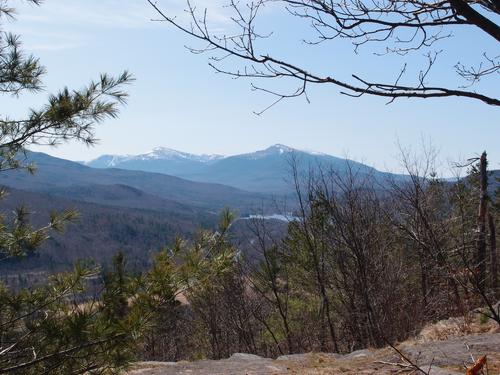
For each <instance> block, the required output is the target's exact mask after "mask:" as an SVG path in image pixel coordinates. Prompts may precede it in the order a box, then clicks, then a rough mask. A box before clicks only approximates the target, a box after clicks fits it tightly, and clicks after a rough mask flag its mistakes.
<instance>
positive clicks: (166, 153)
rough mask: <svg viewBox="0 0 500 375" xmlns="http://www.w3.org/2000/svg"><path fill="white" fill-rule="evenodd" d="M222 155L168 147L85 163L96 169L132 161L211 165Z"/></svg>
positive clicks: (113, 166)
mask: <svg viewBox="0 0 500 375" xmlns="http://www.w3.org/2000/svg"><path fill="white" fill-rule="evenodd" d="M223 157H224V156H222V155H205V154H202V155H195V154H190V153H187V152H182V151H177V150H174V149H171V148H167V147H155V148H154V149H153V150H152V151H150V152H147V153H145V154H140V155H102V156H100V157H98V158H97V159H94V160H91V161H90V162H87V163H85V164H86V165H88V166H90V167H95V168H119V167H120V165H122V164H124V163H128V162H131V161H139V160H140V161H149V160H166V161H179V160H181V161H182V160H190V161H196V162H200V163H210V162H213V161H216V160H219V159H222V158H223Z"/></svg>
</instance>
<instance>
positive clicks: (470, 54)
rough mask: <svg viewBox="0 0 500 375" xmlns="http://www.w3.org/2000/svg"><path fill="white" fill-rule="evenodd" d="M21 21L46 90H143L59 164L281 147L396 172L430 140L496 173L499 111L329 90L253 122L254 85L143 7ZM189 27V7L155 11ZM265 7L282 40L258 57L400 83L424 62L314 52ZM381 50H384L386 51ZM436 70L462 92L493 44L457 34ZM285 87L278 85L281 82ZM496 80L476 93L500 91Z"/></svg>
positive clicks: (112, 6)
mask: <svg viewBox="0 0 500 375" xmlns="http://www.w3.org/2000/svg"><path fill="white" fill-rule="evenodd" d="M12 3H13V4H15V6H16V7H17V9H18V16H17V21H15V22H9V23H7V24H6V25H5V29H7V30H11V31H14V32H17V33H19V34H21V35H22V38H23V41H24V43H25V48H26V50H27V51H30V52H32V53H34V54H35V55H37V56H38V57H40V59H41V61H42V63H43V64H44V65H45V66H46V68H47V70H48V74H47V76H46V77H45V85H46V90H47V92H50V91H57V90H58V89H60V88H62V87H63V86H65V85H67V86H69V87H72V88H79V87H82V86H83V85H85V84H86V83H88V82H89V81H90V80H91V79H92V78H96V77H98V75H99V73H101V72H107V73H110V74H118V73H120V72H121V71H122V70H124V69H128V70H130V71H131V72H132V73H133V74H134V75H135V77H136V78H137V81H136V82H135V83H134V84H133V85H132V86H130V88H129V92H130V95H131V96H130V100H129V104H128V106H127V107H126V108H124V110H123V111H122V113H121V115H120V117H119V119H117V120H113V121H108V122H106V123H105V124H103V125H102V126H99V128H98V129H97V137H98V138H99V139H100V142H99V144H98V145H97V146H95V147H92V148H87V147H85V146H82V145H78V144H74V143H72V144H67V145H63V146H60V147H58V148H57V149H43V151H45V152H48V153H50V154H52V155H56V156H60V157H64V158H68V159H72V160H89V159H92V158H94V157H97V156H98V155H100V154H104V153H111V154H136V153H143V152H145V151H148V150H150V149H152V148H154V147H156V146H164V147H170V148H174V149H179V150H182V151H188V152H192V153H217V154H237V153H243V152H250V151H254V150H257V149H262V148H265V147H267V146H269V145H271V144H275V143H283V144H286V145H289V146H292V147H296V148H300V149H310V150H316V151H321V152H325V153H329V154H333V155H337V156H344V155H348V156H349V157H350V158H353V159H356V160H360V161H364V162H366V163H368V164H371V165H374V166H375V167H377V168H379V169H388V170H392V171H398V170H399V163H398V160H397V155H398V146H397V144H398V142H399V143H400V144H402V145H403V146H412V147H413V148H418V146H419V144H420V143H421V140H422V139H425V140H431V142H432V143H433V144H434V146H435V147H437V148H438V149H439V151H440V158H441V160H442V165H441V167H442V168H445V167H446V163H447V161H451V160H462V159H464V158H467V157H472V156H475V155H477V154H478V153H480V152H481V151H482V150H484V149H486V150H487V151H488V152H489V155H490V162H491V166H492V167H494V168H500V147H499V141H500V109H498V108H494V107H490V106H487V105H485V104H482V103H480V102H476V101H472V100H466V99H441V100H440V99H437V100H436V99H435V100H399V101H396V102H394V103H392V104H391V105H386V104H385V103H386V100H384V99H381V98H373V97H363V98H359V99H353V98H348V97H345V96H342V95H340V94H339V90H338V89H337V88H336V87H333V86H329V87H327V86H316V87H311V88H310V91H309V98H310V100H311V102H310V103H307V102H306V100H305V99H304V98H298V99H293V100H289V101H285V102H282V103H280V104H279V105H277V106H275V107H273V108H272V109H271V110H269V111H267V112H266V113H265V114H263V115H261V116H257V115H255V114H254V113H253V111H255V110H257V111H258V110H261V109H263V108H265V107H266V106H267V105H269V104H270V103H271V102H272V100H273V99H272V98H271V97H269V96H266V95H265V94H263V93H258V92H254V91H252V90H251V88H250V82H249V81H248V80H232V79H230V78H228V77H225V76H221V75H218V74H215V73H214V71H212V70H211V69H210V68H209V67H208V66H207V60H208V57H209V56H208V55H193V54H191V53H190V52H188V51H187V50H186V49H185V48H184V46H185V45H186V44H187V45H195V46H196V42H193V41H192V40H191V39H189V38H188V37H187V36H186V35H184V34H182V33H180V32H178V31H176V30H174V29H173V28H172V27H170V26H168V25H167V24H165V23H161V22H152V21H151V19H152V18H157V16H156V15H155V14H154V12H153V10H152V9H151V7H150V6H149V5H148V4H147V2H146V1H145V0H144V1H143V0H46V1H45V3H44V4H43V5H42V6H41V7H33V6H29V5H26V4H25V3H23V2H21V1H13V2H12ZM158 3H159V4H160V5H161V6H162V8H163V9H165V10H166V11H167V12H169V14H176V15H178V16H179V17H180V20H182V19H183V18H182V17H184V16H183V11H182V10H183V8H184V1H183V0H160V1H159V2H158ZM198 4H199V7H200V8H203V7H204V6H207V5H208V6H209V7H210V12H209V19H210V20H211V25H212V27H213V30H215V31H220V32H223V31H224V30H228V29H230V24H229V23H228V21H227V12H228V10H227V9H224V8H221V7H219V6H218V5H219V0H198ZM282 14H283V13H282V12H279V10H278V9H267V10H266V11H265V13H264V14H263V16H264V17H263V19H262V23H261V26H262V27H263V29H264V30H271V29H274V30H275V34H274V35H273V38H272V39H270V40H268V41H266V42H265V44H263V45H262V47H261V48H262V51H263V52H266V51H268V50H269V51H271V50H272V51H277V52H276V53H277V54H278V56H280V57H284V58H287V59H291V60H292V61H294V62H298V63H301V64H304V65H306V66H307V67H308V68H310V69H314V70H318V71H324V72H330V73H331V74H333V73H335V74H338V75H339V76H341V77H345V78H347V77H348V75H349V74H350V73H353V72H354V73H358V74H365V76H376V77H377V78H379V77H380V78H387V79H392V77H394V76H395V74H396V72H397V71H398V69H399V67H400V66H401V64H402V63H403V62H404V61H405V60H409V61H410V62H412V63H417V67H420V66H421V65H418V64H420V63H423V61H424V58H423V56H422V54H421V53H417V54H414V55H412V56H410V57H408V56H407V57H405V58H404V59H403V58H387V57H384V58H382V57H381V58H377V57H375V56H373V54H372V53H373V52H374V51H375V50H374V49H373V48H372V47H368V48H366V49H364V50H361V53H359V54H358V55H355V54H353V53H352V48H351V47H350V46H348V45H347V44H346V43H344V42H340V43H333V44H329V45H322V46H318V47H310V46H306V45H303V44H301V42H300V41H301V39H302V38H304V35H306V36H307V35H310V34H309V33H310V31H309V29H308V28H306V27H305V26H303V25H301V24H297V23H296V20H294V19H291V18H289V17H284V16H282ZM382 47H383V46H379V47H378V48H382ZM438 48H442V49H443V52H442V53H441V55H440V64H439V65H438V66H437V67H436V69H435V71H434V72H433V73H432V74H433V75H432V76H431V77H430V78H432V79H433V80H436V81H438V82H442V83H444V84H450V83H451V84H454V85H455V86H457V84H456V82H458V81H457V80H456V75H455V73H454V72H453V71H452V70H451V69H450V67H452V66H453V65H454V64H455V63H456V62H457V61H461V62H464V63H470V64H472V63H474V62H475V61H477V60H476V58H477V57H478V56H480V55H481V53H482V52H484V51H487V52H489V53H490V54H491V55H495V56H496V55H498V54H499V53H498V47H497V46H496V45H495V42H494V41H493V40H492V41H490V40H489V39H488V37H483V36H482V35H481V34H480V33H478V32H474V31H472V32H471V31H469V30H467V31H466V32H465V31H464V32H460V31H459V32H458V33H456V35H455V37H454V38H452V39H449V40H446V41H444V42H442V44H441V45H439V46H438ZM279 85H280V86H281V83H279ZM498 87H500V75H498V74H497V75H496V77H494V78H492V79H490V80H488V81H487V82H482V83H481V84H480V85H479V86H477V87H475V88H476V89H478V91H479V90H480V91H483V92H486V93H490V94H492V93H496V94H497V96H498ZM46 96H47V93H42V94H39V95H37V96H29V95H23V96H22V97H21V100H15V99H12V98H3V99H2V100H4V103H6V104H8V107H9V108H10V113H9V114H10V115H17V116H22V114H23V113H24V110H25V109H26V107H28V106H37V105H41V104H43V102H44V100H45V99H46Z"/></svg>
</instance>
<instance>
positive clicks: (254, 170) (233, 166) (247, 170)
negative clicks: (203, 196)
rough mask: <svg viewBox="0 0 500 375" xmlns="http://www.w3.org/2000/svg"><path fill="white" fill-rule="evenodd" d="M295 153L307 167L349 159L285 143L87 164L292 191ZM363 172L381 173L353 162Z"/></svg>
mask: <svg viewBox="0 0 500 375" xmlns="http://www.w3.org/2000/svg"><path fill="white" fill-rule="evenodd" d="M292 155H294V157H296V159H297V160H298V161H299V163H300V165H302V166H303V167H304V168H305V169H307V168H309V167H310V166H311V165H313V166H317V165H322V166H324V167H326V168H333V169H335V170H337V171H340V172H342V171H345V170H346V168H347V166H348V164H347V162H348V161H347V160H346V159H342V158H337V157H334V156H331V155H327V154H323V153H319V152H311V151H302V150H298V149H294V148H292V147H289V146H285V145H282V144H276V145H273V146H270V147H268V148H266V149H264V150H260V151H255V152H252V153H246V154H241V155H233V156H222V155H195V154H190V153H186V152H181V151H177V150H172V149H169V148H164V147H158V148H155V149H154V150H152V151H151V152H148V153H145V154H141V155H124V156H118V155H103V156H101V157H99V158H97V159H95V160H92V161H90V162H88V163H86V165H88V166H90V167H94V168H119V169H129V170H141V171H146V172H156V173H163V174H169V175H173V176H177V177H181V178H185V179H189V180H192V181H199V182H212V183H221V184H225V185H230V186H233V187H237V188H240V189H244V190H248V191H254V192H267V193H269V192H271V193H283V192H287V191H290V189H291V185H290V184H289V182H286V181H287V179H288V180H289V176H290V165H289V162H290V159H291V156H292ZM349 163H350V164H351V166H355V167H356V168H359V170H360V171H362V172H363V173H381V172H378V171H376V170H375V169H373V168H371V167H369V166H366V165H364V164H361V163H356V162H352V161H349Z"/></svg>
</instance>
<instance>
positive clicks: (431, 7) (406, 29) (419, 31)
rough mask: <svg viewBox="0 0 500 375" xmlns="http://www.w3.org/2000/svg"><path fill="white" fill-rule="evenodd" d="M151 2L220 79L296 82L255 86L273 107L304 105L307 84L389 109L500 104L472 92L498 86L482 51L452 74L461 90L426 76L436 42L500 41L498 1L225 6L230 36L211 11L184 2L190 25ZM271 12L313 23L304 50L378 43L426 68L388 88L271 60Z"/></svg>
mask: <svg viewBox="0 0 500 375" xmlns="http://www.w3.org/2000/svg"><path fill="white" fill-rule="evenodd" d="M148 2H149V3H150V4H151V6H152V7H153V8H154V9H155V10H156V12H157V13H158V14H159V16H160V19H159V20H161V21H165V22H168V23H170V24H172V25H173V26H175V27H177V28H178V29H180V30H182V31H183V32H185V33H187V34H189V35H190V36H192V37H194V38H196V39H198V40H201V41H203V42H205V43H206V45H205V47H204V48H201V49H200V48H198V49H193V48H192V49H191V51H192V52H195V53H203V52H209V53H211V62H210V65H211V66H212V67H213V68H214V69H215V70H216V71H217V72H220V73H225V74H228V75H230V76H233V77H237V78H238V77H247V78H254V79H261V78H285V79H286V78H289V79H290V78H291V79H293V80H296V81H298V82H299V84H298V86H297V88H296V89H294V90H291V91H289V92H278V91H276V90H275V89H272V88H268V87H262V86H254V85H253V84H252V87H253V88H254V89H257V90H263V91H265V92H267V93H270V94H273V95H275V96H276V101H275V103H276V102H279V101H281V100H283V99H285V98H289V97H297V96H306V98H307V88H308V86H309V85H310V84H314V83H325V84H332V85H334V86H337V87H339V88H340V89H341V93H342V94H345V95H349V96H353V97H359V96H362V95H375V96H381V97H386V98H388V101H389V102H392V101H393V100H395V99H397V98H403V97H405V98H435V97H452V96H457V97H466V98H470V99H475V100H479V101H481V102H484V103H487V104H490V105H495V106H498V105H500V99H499V98H498V97H495V96H494V95H493V94H490V93H481V92H477V91H476V90H474V88H473V86H474V85H475V84H476V83H478V82H479V81H480V80H484V79H487V78H490V79H498V75H499V74H500V55H498V53H497V54H493V56H491V55H490V54H489V53H486V52H484V53H483V54H482V55H481V56H478V59H477V65H475V66H469V65H465V64H463V63H460V62H457V63H456V65H455V66H454V67H451V69H454V70H455V72H456V74H457V83H458V84H457V85H456V87H446V86H443V87H441V86H440V85H433V84H432V83H431V82H429V80H430V77H429V72H430V71H431V69H432V67H433V66H434V65H435V63H436V59H437V58H438V55H439V53H440V49H439V48H441V46H440V45H439V42H440V41H441V40H442V39H446V38H448V37H450V36H452V34H453V32H454V31H458V30H459V29H471V30H470V31H471V35H474V36H476V35H477V37H475V38H476V39H477V43H478V44H479V45H481V43H485V42H490V43H491V41H493V43H495V42H494V40H496V41H497V42H499V41H500V25H499V24H498V20H499V16H500V1H499V0H477V1H476V0H472V1H471V0H446V1H442V0H424V1H422V0H253V1H250V0H247V1H235V0H230V2H229V4H228V7H229V9H230V10H231V12H232V16H231V21H232V22H233V23H234V26H235V28H236V31H235V32H234V33H232V34H230V35H229V34H228V35H225V34H223V35H220V34H217V33H215V32H212V31H211V25H210V24H209V22H208V17H207V10H206V9H205V10H201V9H197V7H196V4H195V3H194V2H193V1H191V0H187V8H186V11H187V13H188V15H189V18H190V22H188V23H184V22H183V21H181V19H179V18H176V17H175V16H174V15H172V14H170V12H169V10H168V9H166V7H162V6H161V5H160V4H159V3H158V2H156V1H153V0H148ZM266 6H280V7H282V9H283V10H284V11H286V12H288V14H290V15H292V16H295V17H297V18H298V19H300V20H304V21H306V22H308V23H309V24H310V25H311V26H312V28H313V30H314V35H315V37H314V39H313V40H307V41H306V43H309V44H319V43H323V42H328V41H331V40H334V39H348V40H350V41H351V42H352V44H353V45H354V49H355V52H356V53H357V52H358V49H359V47H360V46H362V45H365V44H369V43H378V44H382V45H383V48H382V52H381V54H384V55H385V54H391V53H394V54H398V55H408V64H409V61H410V56H411V55H410V53H411V52H415V51H420V52H421V53H422V52H423V53H424V54H425V56H426V57H427V63H426V66H425V67H423V68H422V69H420V72H419V73H418V76H417V77H416V78H414V79H408V77H407V76H408V75H409V73H408V71H409V69H407V68H409V66H407V64H404V65H403V66H402V67H401V70H400V71H398V72H395V74H394V79H393V80H391V81H388V82H379V81H378V78H377V77H371V78H364V77H361V76H359V75H357V74H355V73H354V72H353V74H352V76H351V79H347V80H346V79H342V78H340V77H339V74H338V72H335V71H333V72H331V74H330V75H328V74H322V73H318V72H314V71H311V70H309V69H307V68H305V67H304V66H303V65H297V64H295V63H292V62H291V61H289V60H287V59H281V58H279V57H278V56H277V55H274V54H273V53H267V52H266V53H262V52H261V51H260V48H262V47H261V45H260V44H259V42H262V41H263V39H266V38H268V37H270V36H271V35H270V34H264V33H261V32H260V31H259V30H258V29H257V26H256V23H257V21H258V20H259V19H260V16H261V13H262V12H261V10H262V9H263V8H264V7H266ZM474 29H475V30H474ZM478 30H479V32H477V31H478ZM474 31H475V32H474ZM472 33H473V34H472ZM492 38H493V39H492ZM465 50H466V48H464V51H465ZM231 58H236V59H237V60H240V61H243V62H244V63H245V66H244V68H242V69H238V68H234V69H233V68H227V66H228V65H230V66H233V67H234V66H235V65H236V63H230V64H224V65H223V64H222V61H223V60H224V61H226V60H228V59H231ZM406 82H410V83H406Z"/></svg>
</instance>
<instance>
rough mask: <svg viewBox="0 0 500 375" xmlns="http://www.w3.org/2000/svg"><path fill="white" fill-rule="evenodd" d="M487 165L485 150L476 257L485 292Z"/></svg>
mask: <svg viewBox="0 0 500 375" xmlns="http://www.w3.org/2000/svg"><path fill="white" fill-rule="evenodd" d="M486 165H487V159H486V151H485V152H483V154H482V155H481V159H480V163H479V173H480V195H479V213H478V216H477V249H476V250H477V253H476V259H475V261H476V262H475V263H476V267H477V268H476V269H477V275H476V277H477V284H478V288H479V290H480V291H481V292H484V283H485V279H486V211H487V207H488V191H487V188H488V175H487V170H486Z"/></svg>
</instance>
